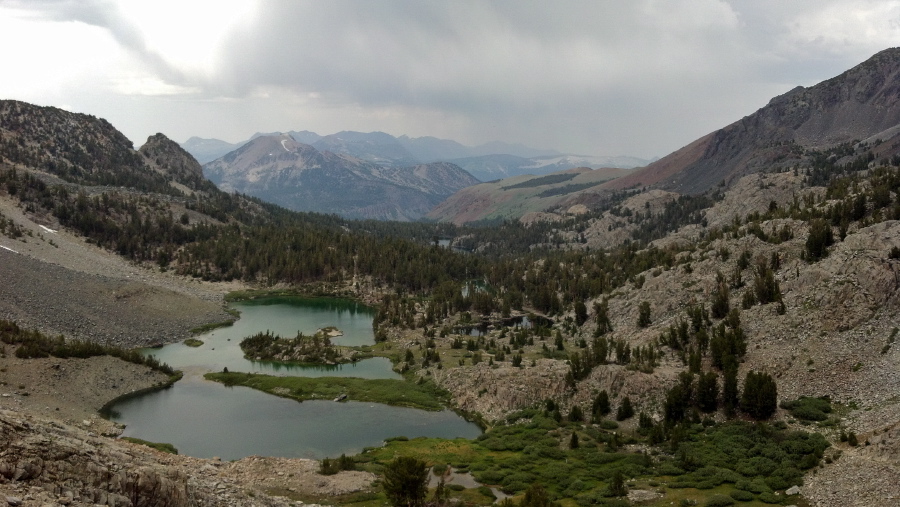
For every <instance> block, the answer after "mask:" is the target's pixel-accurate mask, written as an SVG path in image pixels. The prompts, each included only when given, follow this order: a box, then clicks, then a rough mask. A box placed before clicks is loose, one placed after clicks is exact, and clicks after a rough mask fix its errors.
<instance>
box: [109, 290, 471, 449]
mask: <svg viewBox="0 0 900 507" xmlns="http://www.w3.org/2000/svg"><path fill="white" fill-rule="evenodd" d="M231 306H232V307H233V308H234V309H236V310H238V311H240V312H241V317H240V319H238V320H237V322H235V323H234V325H233V326H231V327H225V328H219V329H216V330H213V331H211V332H209V333H206V334H203V335H200V336H197V338H198V339H199V340H201V341H203V345H201V346H199V347H188V346H186V345H184V344H183V343H173V344H170V345H166V346H164V347H162V348H153V349H145V350H144V351H143V352H144V353H146V354H152V355H154V356H156V357H157V358H158V359H159V360H160V361H162V362H164V363H168V364H169V365H170V366H172V367H173V368H175V369H177V370H182V371H183V372H184V378H182V379H181V380H180V381H178V382H176V383H175V384H174V385H173V386H172V387H170V388H168V389H163V390H160V391H155V392H151V393H147V394H142V395H139V396H136V397H133V398H129V399H124V400H121V401H118V402H116V403H115V404H113V405H112V406H110V407H109V410H108V413H107V415H108V417H109V418H110V419H111V420H113V421H116V422H119V423H123V424H125V425H126V428H125V431H124V433H123V434H122V436H129V437H135V438H141V439H144V440H149V441H151V442H168V443H171V444H172V445H174V446H175V447H176V448H178V451H179V452H180V453H181V454H186V455H188V456H195V457H200V458H211V457H214V456H217V457H220V458H222V459H224V460H233V459H240V458H242V457H245V456H251V455H258V456H280V457H291V458H313V459H321V458H324V457H336V456H339V455H340V454H342V453H343V454H347V455H351V454H357V453H359V452H361V451H362V450H363V448H364V447H375V446H378V445H381V443H382V442H383V441H384V439H386V438H389V437H397V436H406V437H409V438H414V437H420V436H424V437H441V438H456V437H463V438H475V437H477V436H478V435H479V434H481V430H480V429H479V428H478V426H477V425H475V424H473V423H471V422H468V421H466V420H465V419H463V418H462V417H460V416H459V415H458V414H456V413H455V412H453V411H451V410H443V411H440V412H429V411H425V410H417V409H411V408H403V407H392V406H389V405H383V404H379V403H370V402H355V401H345V402H340V403H335V402H334V401H324V400H323V401H317V400H313V401H304V402H302V403H300V402H297V401H294V400H290V399H286V398H280V397H277V396H274V395H271V394H267V393H264V392H261V391H257V390H254V389H250V388H247V387H241V386H235V387H226V386H224V385H222V384H219V383H217V382H212V381H208V380H205V379H204V378H203V374H204V373H207V372H211V371H222V369H223V368H226V367H227V368H228V370H229V371H243V372H257V373H264V374H267V375H284V376H295V377H303V376H305V377H326V376H327V377H360V378H366V379H376V378H393V379H401V378H402V377H401V376H400V375H399V374H397V373H396V372H394V371H393V370H392V369H391V362H390V361H389V360H388V359H386V358H380V357H376V358H371V359H363V360H361V361H359V362H357V363H353V364H345V365H339V366H329V367H303V366H295V365H287V364H283V363H274V362H261V361H250V360H247V359H245V358H244V355H243V352H242V351H241V349H240V346H239V344H240V342H241V340H242V339H244V338H245V337H247V336H250V335H253V334H255V333H258V332H264V331H267V330H268V331H272V332H273V333H275V334H278V335H281V336H282V337H286V338H293V337H294V336H296V334H297V332H298V331H299V332H302V333H304V334H307V335H309V334H312V333H314V332H315V331H316V330H317V329H321V328H324V327H327V326H334V327H337V328H338V329H340V330H341V331H343V333H344V335H343V336H340V337H337V338H333V339H332V342H333V343H334V344H335V345H371V344H374V343H375V342H374V334H373V331H372V317H373V316H374V311H373V310H372V309H371V308H368V307H365V306H363V305H361V304H358V303H356V302H353V301H348V300H340V299H325V298H316V299H306V298H265V299H258V300H253V301H246V302H240V303H233V304H232V305H231Z"/></svg>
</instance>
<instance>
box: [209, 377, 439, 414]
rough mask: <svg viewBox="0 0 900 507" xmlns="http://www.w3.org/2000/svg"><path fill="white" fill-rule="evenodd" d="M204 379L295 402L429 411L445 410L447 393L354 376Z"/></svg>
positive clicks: (427, 385)
mask: <svg viewBox="0 0 900 507" xmlns="http://www.w3.org/2000/svg"><path fill="white" fill-rule="evenodd" d="M204 377H205V378H207V379H209V380H215V381H216V382H221V383H223V384H225V385H227V386H235V385H239V386H246V387H251V388H253V389H258V390H260V391H264V392H267V393H269V394H274V395H276V396H281V397H283V398H291V399H294V400H298V401H304V400H333V399H335V398H337V397H338V396H340V395H342V394H346V395H347V399H348V400H353V401H371V402H375V403H384V404H386V405H394V406H398V407H410V408H419V409H422V410H432V411H438V410H443V409H444V408H446V407H445V405H444V402H445V400H446V393H444V392H443V391H441V390H440V389H438V388H437V387H435V386H434V384H433V383H431V382H423V383H421V384H419V383H415V382H407V381H405V380H393V379H360V378H353V377H317V378H311V377H273V376H270V375H258V374H254V373H241V372H229V373H207V374H206V375H204Z"/></svg>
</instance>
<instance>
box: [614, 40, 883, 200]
mask: <svg viewBox="0 0 900 507" xmlns="http://www.w3.org/2000/svg"><path fill="white" fill-rule="evenodd" d="M898 124H900V48H891V49H886V50H884V51H881V52H879V53H877V54H876V55H874V56H872V57H871V58H870V59H868V60H867V61H865V62H863V63H861V64H859V65H857V66H856V67H854V68H852V69H850V70H848V71H846V72H844V73H842V74H840V75H839V76H836V77H834V78H831V79H829V80H827V81H823V82H822V83H819V84H817V85H815V86H811V87H809V88H804V87H801V86H798V87H797V88H794V89H793V90H791V91H789V92H787V93H785V94H783V95H780V96H778V97H775V98H773V99H772V100H771V101H770V102H769V103H768V104H767V105H766V106H764V107H762V108H760V109H759V110H758V111H756V112H755V113H753V114H751V115H749V116H746V117H744V118H742V119H740V120H738V121H736V122H734V123H732V124H731V125H728V126H727V127H725V128H722V129H720V130H717V131H715V132H713V133H711V134H709V135H707V136H704V137H702V138H700V139H698V140H696V141H694V142H693V143H690V144H689V145H687V146H685V147H684V148H682V149H680V150H678V151H676V152H674V153H672V154H670V155H668V156H666V157H663V158H662V159H660V160H658V161H656V162H654V163H652V164H650V165H649V166H647V167H645V168H643V169H640V170H638V171H636V172H635V173H634V174H632V175H630V176H628V177H625V178H621V179H619V180H617V181H615V182H612V183H610V184H608V185H606V186H607V187H608V188H616V189H623V188H631V187H636V186H637V187H640V186H648V185H655V186H658V187H660V188H663V189H665V190H671V191H674V192H678V193H688V194H695V193H700V192H703V191H706V190H708V189H710V188H713V187H715V186H716V185H718V184H719V183H721V182H723V181H724V182H725V183H726V185H730V184H731V183H732V182H735V181H737V180H738V179H739V178H740V177H741V176H744V175H746V174H749V173H752V172H757V171H760V170H763V169H766V168H769V167H772V166H781V167H790V166H791V165H792V164H794V163H796V162H797V161H798V160H799V158H800V156H801V155H803V153H804V151H805V150H807V149H810V148H812V149H819V150H821V149H826V148H829V147H833V146H836V145H840V144H842V143H848V142H851V141H862V140H865V139H867V138H870V137H872V136H878V135H879V134H881V133H883V132H884V133H885V134H886V135H885V137H883V138H882V139H881V140H882V141H885V142H886V141H888V139H889V138H893V137H895V136H896V134H897V132H896V131H889V129H892V128H893V127H895V126H897V125H898ZM888 131H889V132H888ZM894 150H895V151H896V147H895V148H894Z"/></svg>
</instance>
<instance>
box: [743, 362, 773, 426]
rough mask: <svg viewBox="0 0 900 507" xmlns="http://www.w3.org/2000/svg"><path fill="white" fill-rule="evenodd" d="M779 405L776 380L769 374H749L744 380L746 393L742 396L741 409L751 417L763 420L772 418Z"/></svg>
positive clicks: (752, 372)
mask: <svg viewBox="0 0 900 507" xmlns="http://www.w3.org/2000/svg"><path fill="white" fill-rule="evenodd" d="M777 403H778V388H777V386H776V384H775V379H773V378H772V376H771V375H769V374H768V373H762V372H758V373H757V372H754V371H751V372H748V373H747V376H746V377H745V378H744V392H743V394H742V395H741V409H742V410H743V411H744V412H746V413H747V414H749V415H750V417H752V418H754V419H757V420H763V419H768V418H769V417H772V414H774V413H775V409H776V407H777Z"/></svg>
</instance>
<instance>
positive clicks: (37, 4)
mask: <svg viewBox="0 0 900 507" xmlns="http://www.w3.org/2000/svg"><path fill="white" fill-rule="evenodd" d="M898 44H900V1H865V0H789V1H786V0H733V1H716V0H617V1H601V0H588V1H565V0H562V1H538V0H534V1H530V0H509V1H465V0H452V1H424V0H415V1H414V0H410V1H385V0H379V1H371V0H358V1H334V0H328V1H323V0H316V1H300V0H297V1H288V0H285V1H249V0H211V1H205V0H204V1H200V0H193V1H191V0H153V1H136V0H121V1H115V0H84V1H76V0H46V1H42V0H0V48H2V50H0V69H2V73H0V98H3V99H18V100H24V101H27V102H31V103H35V104H39V105H52V106H57V107H62V108H65V109H68V110H71V111H76V112H83V113H89V114H93V115H95V116H99V117H103V118H106V119H108V120H109V121H110V122H111V123H112V124H113V125H114V126H116V127H117V128H119V129H120V130H121V131H123V132H124V133H125V134H126V135H127V136H128V137H129V138H131V139H132V140H133V141H134V142H135V144H136V145H137V146H140V145H141V144H143V142H144V141H145V140H146V138H147V137H148V136H149V135H152V134H154V133H156V132H162V133H164V134H166V135H167V136H169V137H170V138H172V139H174V140H175V141H179V142H183V141H185V140H186V139H187V138H188V137H190V136H200V137H214V138H219V139H224V140H227V141H230V142H236V141H240V140H244V139H247V138H249V137H250V135H252V134H253V133H254V132H258V131H261V132H272V131H288V130H311V131H314V132H317V133H319V134H331V133H334V132H337V131H340V130H358V131H363V132H369V131H376V130H378V131H383V132H387V133H389V134H393V135H396V136H399V135H403V134H407V135H410V136H412V137H418V136H428V135H430V136H436V137H443V138H450V139H455V140H457V141H460V142H462V143H463V144H468V145H475V144H481V143H484V142H488V141H492V140H498V141H506V142H513V143H517V142H518V143H524V144H527V145H529V146H533V147H537V148H555V149H558V150H561V151H565V152H572V153H579V154H590V155H633V156H639V157H651V156H662V155H665V154H667V153H669V152H671V151H673V150H675V149H677V148H679V147H681V146H683V145H685V144H687V143H689V142H690V141H692V140H694V139H696V138H698V137H700V136H702V135H704V134H706V133H708V132H711V131H713V130H716V129H718V128H720V127H723V126H725V125H727V124H729V123H731V122H733V121H735V120H738V119H740V118H741V117H743V116H746V115H747V114H750V113H752V112H753V111H755V110H756V109H758V108H760V107H762V106H764V105H765V104H766V103H767V102H768V100H769V99H770V98H772V97H773V96H775V95H778V94H781V93H784V92H786V91H788V90H790V89H791V88H793V87H794V86H797V85H804V86H809V85H813V84H815V83H818V82H820V81H823V80H825V79H828V78H830V77H833V76H835V75H837V74H840V73H841V72H843V71H844V70H847V69H849V68H850V67H852V66H854V65H856V64H858V63H860V62H862V61H864V60H865V59H867V58H868V57H870V56H871V55H873V54H874V53H876V52H878V51H880V50H882V49H886V48H888V47H892V46H896V45H898Z"/></svg>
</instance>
